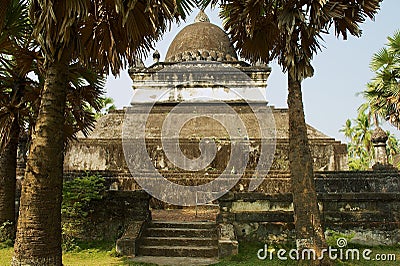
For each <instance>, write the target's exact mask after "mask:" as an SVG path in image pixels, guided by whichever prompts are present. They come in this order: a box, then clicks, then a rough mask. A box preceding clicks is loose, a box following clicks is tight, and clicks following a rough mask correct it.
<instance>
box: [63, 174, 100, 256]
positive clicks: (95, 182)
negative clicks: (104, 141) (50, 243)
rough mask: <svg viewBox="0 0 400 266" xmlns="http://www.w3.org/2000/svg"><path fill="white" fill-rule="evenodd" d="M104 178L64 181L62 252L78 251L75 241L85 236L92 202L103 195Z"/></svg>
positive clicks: (92, 177) (91, 210)
mask: <svg viewBox="0 0 400 266" xmlns="http://www.w3.org/2000/svg"><path fill="white" fill-rule="evenodd" d="M104 183H105V180H104V178H102V177H100V176H96V175H87V176H84V177H79V178H75V179H73V180H71V181H65V182H64V186H63V201H62V207H61V214H62V237H63V249H64V250H79V249H80V247H79V245H78V243H77V239H79V238H80V237H81V236H83V235H84V234H85V228H87V226H88V225H89V224H88V223H89V219H88V217H89V215H90V214H91V213H92V212H93V211H94V210H93V205H92V204H91V203H93V201H96V200H101V199H102V198H103V196H104V194H105V191H106V187H105V184H104Z"/></svg>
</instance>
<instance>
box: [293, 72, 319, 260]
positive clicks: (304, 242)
mask: <svg viewBox="0 0 400 266" xmlns="http://www.w3.org/2000/svg"><path fill="white" fill-rule="evenodd" d="M288 72H289V73H290V71H288ZM288 77H289V78H288V87H289V95H288V106H289V168H290V173H291V179H292V193H293V205H294V222H295V229H296V242H297V243H296V244H297V248H298V249H299V250H303V249H306V248H312V249H314V250H315V251H316V253H317V256H319V255H320V254H321V250H322V249H323V248H325V247H326V241H325V236H324V231H323V229H322V226H321V220H320V214H319V209H318V203H317V193H316V191H315V184H314V171H313V160H312V156H311V152H310V147H309V142H308V136H307V126H306V122H305V118H304V108H303V100H302V92H301V82H300V81H299V80H297V79H295V78H293V77H291V75H290V74H288ZM305 263H306V264H307V263H310V261H308V262H305ZM314 263H315V265H318V262H317V261H316V262H314Z"/></svg>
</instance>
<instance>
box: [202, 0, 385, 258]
mask: <svg viewBox="0 0 400 266" xmlns="http://www.w3.org/2000/svg"><path fill="white" fill-rule="evenodd" d="M204 2H205V4H208V3H209V2H212V3H213V4H216V3H218V2H219V3H221V7H222V11H221V16H222V17H223V19H224V24H225V25H224V27H225V29H226V30H227V31H228V33H229V34H230V36H231V37H232V40H233V42H234V44H235V46H236V47H237V48H238V49H239V50H240V54H241V56H243V57H244V58H246V59H249V60H251V61H253V62H257V61H258V60H260V61H263V62H266V63H268V62H270V61H271V60H273V59H277V60H278V63H279V64H280V65H281V67H282V68H283V70H284V71H285V72H287V73H288V90H289V94H288V106H289V139H290V140H289V168H290V172H291V177H292V189H293V203H294V218H295V227H296V239H297V246H298V248H299V249H300V250H302V249H304V248H314V249H315V250H316V252H317V254H318V255H319V254H321V251H322V248H323V247H325V246H326V241H325V238H324V232H323V230H322V227H321V221H320V215H319V209H318V205H317V196H316V192H315V186H314V179H313V177H314V173H313V161H312V157H311V153H310V148H309V143H308V137H307V128H306V123H305V118H304V108H303V102H302V91H301V82H302V81H303V80H304V79H305V78H307V77H311V76H312V75H313V73H314V69H313V67H312V65H311V60H312V58H313V56H314V54H316V53H317V52H318V51H319V50H321V44H320V42H321V40H322V34H324V33H328V32H329V28H330V27H331V26H332V25H334V27H335V33H336V35H337V36H339V35H342V36H343V38H344V39H346V38H347V35H348V34H351V35H355V36H360V35H361V30H360V28H359V24H360V23H362V22H363V21H364V20H365V18H366V17H369V18H373V17H374V15H375V13H376V12H377V10H378V9H379V2H380V1H379V0H366V1H345V0H326V1H319V0H303V1H277V0H264V1H258V0H240V1H233V0H221V1H218V0H205V1H204ZM314 262H315V263H318V262H316V261H314Z"/></svg>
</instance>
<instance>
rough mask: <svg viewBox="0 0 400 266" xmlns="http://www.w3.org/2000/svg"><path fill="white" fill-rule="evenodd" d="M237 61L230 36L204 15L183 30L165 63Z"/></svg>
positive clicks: (174, 42) (173, 43) (202, 13)
mask: <svg viewBox="0 0 400 266" xmlns="http://www.w3.org/2000/svg"><path fill="white" fill-rule="evenodd" d="M196 60H207V61H221V62H224V61H237V54H236V51H235V49H234V48H233V46H232V43H231V41H230V39H229V37H228V35H227V34H226V33H225V32H224V31H223V30H222V29H221V28H220V27H218V26H216V25H214V24H212V23H210V20H209V18H208V17H207V15H206V14H205V13H204V11H200V13H199V14H198V15H197V16H196V19H195V22H194V23H193V24H190V25H188V26H186V27H185V28H183V29H182V30H181V31H180V32H179V33H178V34H177V35H176V37H175V39H174V40H173V41H172V43H171V45H170V46H169V49H168V52H167V55H166V58H165V61H166V62H182V61H196Z"/></svg>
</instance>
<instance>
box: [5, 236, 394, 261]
mask: <svg viewBox="0 0 400 266" xmlns="http://www.w3.org/2000/svg"><path fill="white" fill-rule="evenodd" d="M79 246H80V247H81V248H82V250H81V251H73V252H66V253H65V254H64V255H63V263H64V265H65V266H81V265H85V266H86V265H87V266H92V265H93V266H95V265H96V266H97V265H99V266H103V265H104V266H106V265H131V266H138V265H142V266H150V265H151V266H154V265H155V264H145V263H133V262H129V260H128V259H126V258H118V257H115V252H114V251H113V247H114V245H113V244H112V243H104V242H93V243H80V245H79ZM260 248H263V244H262V243H241V244H240V245H239V254H238V255H235V256H231V257H228V258H225V259H222V260H221V261H220V262H219V263H217V264H214V266H225V265H227V266H228V265H229V266H237V265H240V266H254V265H271V266H275V265H276V266H278V265H279V266H281V265H296V262H294V261H290V260H287V261H281V260H278V259H277V258H276V253H275V254H274V255H275V256H274V257H275V258H274V259H273V260H259V259H258V258H257V251H258V250H259V249H260ZM279 248H285V249H287V250H289V249H291V248H292V247H287V246H280V247H275V249H279ZM348 248H358V249H360V250H361V251H362V250H363V249H366V248H368V247H363V246H349V247H348ZM369 249H371V250H373V253H372V254H371V258H373V257H374V256H375V254H377V253H379V254H396V257H397V258H396V259H397V261H394V262H388V261H386V262H377V261H372V260H371V261H366V260H360V261H347V262H346V261H338V260H337V261H335V264H334V265H345V266H358V265H363V266H365V265H368V266H370V265H371V266H381V265H399V262H398V261H399V260H400V246H394V247H387V246H385V247H372V248H371V247H370V248H369ZM12 253H13V248H12V247H10V246H7V245H2V244H1V243H0V266H3V265H4V266H6V265H10V261H11V257H12Z"/></svg>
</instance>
